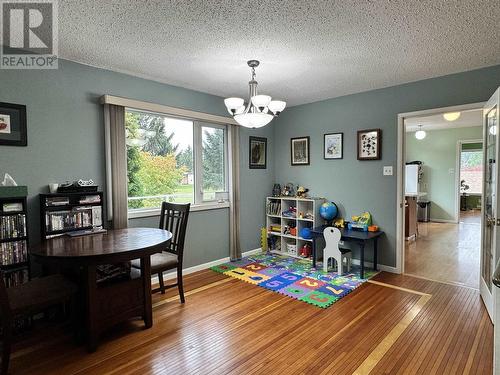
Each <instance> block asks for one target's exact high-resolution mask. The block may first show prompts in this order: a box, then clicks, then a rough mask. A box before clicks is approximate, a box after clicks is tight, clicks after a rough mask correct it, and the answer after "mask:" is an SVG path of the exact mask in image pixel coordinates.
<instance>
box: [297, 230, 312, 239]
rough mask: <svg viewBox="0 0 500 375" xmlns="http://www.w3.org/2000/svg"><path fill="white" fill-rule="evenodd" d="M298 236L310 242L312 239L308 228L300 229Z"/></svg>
mask: <svg viewBox="0 0 500 375" xmlns="http://www.w3.org/2000/svg"><path fill="white" fill-rule="evenodd" d="M299 236H300V237H302V238H304V239H306V240H310V239H311V238H312V233H311V229H310V228H302V229H301V230H300V232H299Z"/></svg>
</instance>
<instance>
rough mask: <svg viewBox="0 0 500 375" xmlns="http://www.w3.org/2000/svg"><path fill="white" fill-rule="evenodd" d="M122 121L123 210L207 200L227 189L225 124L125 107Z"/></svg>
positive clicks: (200, 203)
mask: <svg viewBox="0 0 500 375" xmlns="http://www.w3.org/2000/svg"><path fill="white" fill-rule="evenodd" d="M125 126H126V135H127V174H128V207H129V210H142V209H154V208H159V207H160V205H161V202H163V201H167V202H176V203H188V202H190V203H193V204H197V205H202V204H204V203H213V202H214V201H216V200H217V196H216V193H218V192H226V191H227V170H226V169H227V162H226V159H227V151H226V150H227V134H226V133H227V129H226V127H225V126H221V125H216V124H208V123H199V122H196V121H191V120H186V119H178V118H172V117H167V116H164V115H161V114H156V113H148V112H141V111H136V110H131V109H128V110H127V111H126V113H125Z"/></svg>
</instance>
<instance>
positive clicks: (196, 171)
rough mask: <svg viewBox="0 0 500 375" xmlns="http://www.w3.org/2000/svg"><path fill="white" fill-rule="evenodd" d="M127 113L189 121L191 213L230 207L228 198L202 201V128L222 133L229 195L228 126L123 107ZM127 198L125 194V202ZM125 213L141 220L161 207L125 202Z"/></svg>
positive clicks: (156, 214)
mask: <svg viewBox="0 0 500 375" xmlns="http://www.w3.org/2000/svg"><path fill="white" fill-rule="evenodd" d="M127 111H133V112H144V113H150V114H153V115H158V116H162V117H166V118H172V119H180V120H186V121H191V123H192V126H193V189H194V192H193V200H194V203H191V211H195V212H196V211H204V210H214V209H222V208H228V207H230V201H229V198H228V199H226V200H224V201H218V200H216V199H214V200H203V163H202V161H203V128H204V127H208V128H215V129H221V130H223V131H224V192H225V193H228V197H229V196H231V194H230V183H229V179H230V166H229V164H230V163H229V124H219V123H213V122H209V121H207V120H199V119H194V118H188V117H182V116H176V115H171V114H168V113H162V112H155V111H150V110H143V109H140V108H132V107H125V113H126V112H127ZM128 198H129V196H128V193H127V200H128ZM127 212H128V218H129V219H133V218H141V217H151V216H158V215H160V212H161V207H155V208H151V207H148V208H129V207H128V202H127Z"/></svg>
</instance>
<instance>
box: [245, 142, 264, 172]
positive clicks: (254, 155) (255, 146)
mask: <svg viewBox="0 0 500 375" xmlns="http://www.w3.org/2000/svg"><path fill="white" fill-rule="evenodd" d="M248 154H249V155H248V168H250V169H266V168H267V138H259V137H250V138H249V152H248Z"/></svg>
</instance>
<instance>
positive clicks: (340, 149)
mask: <svg viewBox="0 0 500 375" xmlns="http://www.w3.org/2000/svg"><path fill="white" fill-rule="evenodd" d="M324 137H325V138H324V145H323V158H325V159H342V158H343V157H344V133H330V134H325V136H324Z"/></svg>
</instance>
